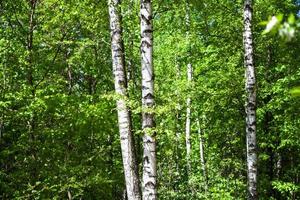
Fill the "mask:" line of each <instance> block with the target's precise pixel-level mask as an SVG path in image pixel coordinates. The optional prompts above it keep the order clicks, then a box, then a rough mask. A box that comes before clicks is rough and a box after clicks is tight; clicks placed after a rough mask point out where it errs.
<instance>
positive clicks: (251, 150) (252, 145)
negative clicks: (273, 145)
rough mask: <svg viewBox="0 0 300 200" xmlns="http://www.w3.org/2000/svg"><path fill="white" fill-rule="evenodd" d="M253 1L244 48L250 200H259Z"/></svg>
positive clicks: (248, 5)
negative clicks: (252, 28)
mask: <svg viewBox="0 0 300 200" xmlns="http://www.w3.org/2000/svg"><path fill="white" fill-rule="evenodd" d="M251 23H252V0H245V7H244V47H245V58H244V59H245V60H244V62H245V68H246V71H245V76H246V84H245V88H246V92H247V100H246V105H245V110H246V140H247V171H248V199H249V200H254V199H258V194H257V153H256V151H257V147H256V88H255V85H256V80H255V67H254V59H253V39H252V30H251V27H252V24H251Z"/></svg>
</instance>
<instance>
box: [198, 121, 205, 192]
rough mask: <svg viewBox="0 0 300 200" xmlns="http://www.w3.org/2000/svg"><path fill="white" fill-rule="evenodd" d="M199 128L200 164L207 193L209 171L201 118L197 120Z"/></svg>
mask: <svg viewBox="0 0 300 200" xmlns="http://www.w3.org/2000/svg"><path fill="white" fill-rule="evenodd" d="M197 126H198V134H199V149H200V162H201V169H202V173H203V178H204V188H205V192H207V189H208V188H207V185H208V184H207V172H206V171H207V170H206V164H205V158H204V142H203V135H202V132H201V127H200V122H199V118H197Z"/></svg>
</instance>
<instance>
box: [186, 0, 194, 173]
mask: <svg viewBox="0 0 300 200" xmlns="http://www.w3.org/2000/svg"><path fill="white" fill-rule="evenodd" d="M185 17H186V19H185V20H186V21H185V23H186V27H187V32H186V38H187V40H188V42H189V38H190V32H189V30H190V13H189V4H188V0H187V1H186V15H185ZM188 45H190V44H188ZM187 56H188V58H187V59H188V61H190V56H191V55H190V50H189V52H188V55H187ZM192 78H193V67H192V64H191V63H190V62H189V63H188V65H187V81H188V84H190V83H191V82H192ZM185 143H186V161H187V170H188V173H190V171H191V163H190V157H191V97H190V96H189V95H188V97H187V99H186V123H185Z"/></svg>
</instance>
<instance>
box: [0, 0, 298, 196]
mask: <svg viewBox="0 0 300 200" xmlns="http://www.w3.org/2000/svg"><path fill="white" fill-rule="evenodd" d="M106 4H107V1H104V0H101V1H99V0H81V1H80V0H73V1H68V0H61V1H57V0H43V1H40V0H39V1H38V4H37V7H36V11H35V16H34V23H35V26H34V30H33V32H32V34H33V46H32V49H30V50H29V48H28V37H29V35H30V34H31V33H30V28H29V20H30V19H29V16H28V13H30V6H29V1H21V0H14V1H3V2H1V3H0V13H1V15H0V166H1V167H0V198H1V199H67V198H69V197H68V196H70V195H71V196H72V198H73V199H104V200H105V199H122V197H123V194H124V189H125V187H124V175H123V170H122V168H123V164H122V159H121V152H120V141H119V133H118V125H117V114H116V108H115V101H116V100H117V99H118V98H120V97H119V96H117V95H115V94H114V88H113V79H112V77H113V75H112V70H111V68H112V67H111V62H112V61H111V53H110V51H111V50H110V34H109V23H108V19H109V18H108V8H107V5H106ZM153 4H154V5H153V11H154V15H153V19H154V69H155V101H156V105H155V108H154V109H153V110H151V111H152V112H154V113H155V120H156V125H157V127H156V129H155V130H150V131H151V132H155V133H156V134H157V158H158V163H157V165H158V172H157V174H158V182H159V184H158V192H159V199H166V200H167V199H170V200H171V199H172V200H173V199H178V200H180V199H182V200H183V199H216V200H218V199H245V198H246V185H247V183H246V174H247V172H246V145H245V144H246V141H245V140H246V138H245V119H244V118H245V113H244V102H245V91H244V67H243V65H244V63H243V59H244V55H243V53H244V52H243V44H242V35H243V33H242V32H243V21H242V19H243V17H242V16H243V1H241V0H239V1H225V0H218V1H217V0H211V1H202V0H193V1H189V4H188V6H189V15H190V25H189V26H188V25H187V24H186V14H187V13H186V11H187V10H186V2H185V1H179V0H177V1H170V0H169V1H157V0H154V1H153ZM121 9H122V17H123V37H124V43H125V57H126V67H127V70H128V71H130V72H131V78H130V79H129V80H128V94H129V97H128V99H126V102H127V103H128V105H129V107H130V108H131V111H132V118H133V127H132V128H133V131H134V133H135V141H136V149H137V157H138V162H139V167H140V169H141V168H142V166H141V163H142V162H141V160H142V139H141V135H142V131H141V103H140V101H141V93H140V90H141V77H140V71H141V69H140V52H139V47H140V30H139V26H138V24H139V14H138V13H139V3H138V1H132V0H124V1H123V3H122V6H121ZM298 10H299V8H298V6H297V5H296V4H295V3H294V1H291V0H288V1H276V0H271V1H263V0H256V1H255V4H254V24H253V31H254V39H255V41H254V44H255V67H256V76H257V83H258V84H257V98H258V105H257V118H258V121H257V140H258V154H259V165H258V169H259V173H258V174H259V187H258V189H259V194H260V199H262V200H263V199H272V198H273V199H298V198H299V195H300V191H299V173H300V168H299V162H300V157H299V155H300V152H299V151H300V150H299V149H300V142H299V138H300V135H299V133H300V129H299V128H300V121H299V114H300V113H299V112H300V111H299V105H300V102H299V101H300V99H299V98H296V97H298V96H299V95H300V89H299V87H298V85H299V80H300V71H299V63H300V58H299V52H300V46H299V44H300V43H299V37H298V36H299V34H298V33H299V30H298V29H299V19H298V17H297V16H296V13H297V12H298ZM280 13H293V14H291V15H282V14H280ZM273 15H274V17H273V18H270V19H269V21H268V22H267V23H266V22H265V25H267V29H266V30H265V31H264V30H263V29H264V28H263V27H262V26H261V21H265V20H266V19H268V17H269V16H273ZM187 30H189V34H187ZM262 32H265V33H267V32H270V33H271V32H274V33H276V32H279V35H280V36H283V37H285V38H287V41H288V42H285V43H283V42H282V41H280V40H279V39H278V36H277V35H276V34H273V35H272V34H271V35H268V34H261V33H262ZM31 56H32V57H31ZM188 63H191V64H192V66H193V69H194V71H193V81H192V82H188V81H187V76H186V71H187V69H186V68H187V64H188ZM30 77H32V80H30ZM293 88H294V89H293ZM187 97H190V98H191V99H192V106H191V111H192V115H191V121H192V126H191V128H192V133H191V145H192V154H191V158H190V160H191V170H190V171H188V169H187V164H186V163H187V162H186V149H185V148H186V147H185V134H184V133H185V120H186V98H187ZM197 120H199V125H198V124H197V123H196V122H197ZM199 130H200V133H201V137H202V140H203V143H204V157H205V166H206V175H204V173H203V168H202V164H201V161H200V153H199V151H200V147H199V146H200V135H199Z"/></svg>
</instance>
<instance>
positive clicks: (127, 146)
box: [108, 0, 141, 200]
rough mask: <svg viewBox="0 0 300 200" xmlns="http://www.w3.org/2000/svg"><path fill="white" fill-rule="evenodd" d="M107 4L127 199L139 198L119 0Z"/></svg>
mask: <svg viewBox="0 0 300 200" xmlns="http://www.w3.org/2000/svg"><path fill="white" fill-rule="evenodd" d="M108 5H109V16H110V29H111V50H112V61H113V73H114V79H115V91H116V94H117V95H118V100H117V109H118V122H119V131H120V139H121V150H122V159H123V167H124V175H125V183H126V190H127V196H128V199H130V200H140V199H141V194H140V188H139V178H138V168H137V162H136V157H135V149H134V140H133V135H132V131H131V116H130V112H129V108H128V107H127V105H126V97H127V91H126V90H127V80H126V71H125V65H124V63H125V61H124V48H123V40H122V27H121V16H120V0H109V2H108Z"/></svg>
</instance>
